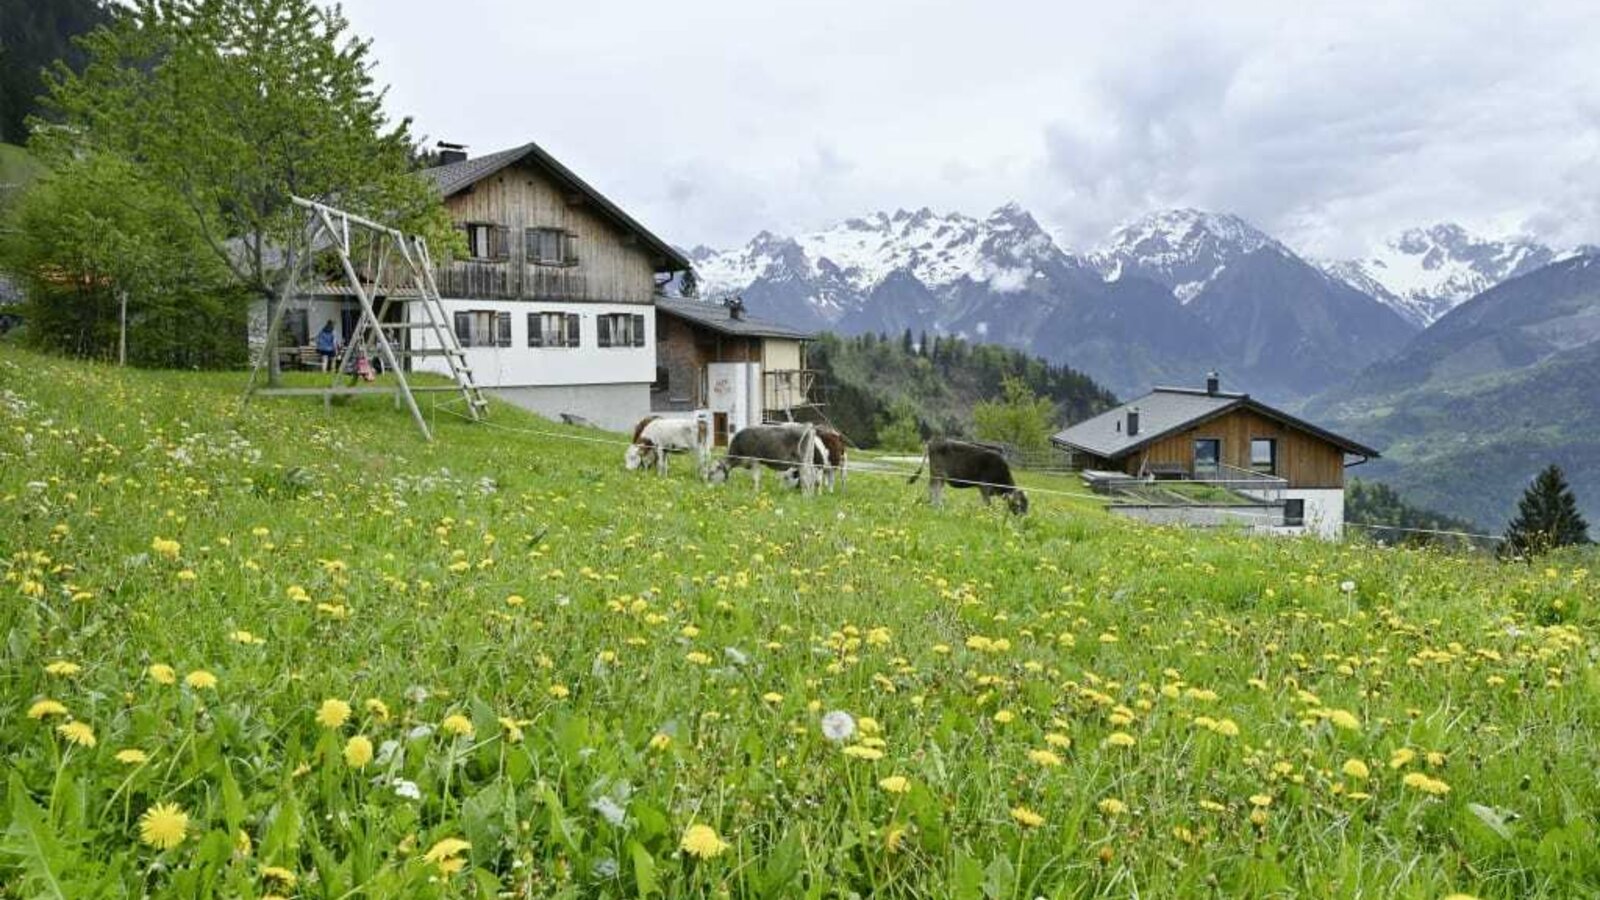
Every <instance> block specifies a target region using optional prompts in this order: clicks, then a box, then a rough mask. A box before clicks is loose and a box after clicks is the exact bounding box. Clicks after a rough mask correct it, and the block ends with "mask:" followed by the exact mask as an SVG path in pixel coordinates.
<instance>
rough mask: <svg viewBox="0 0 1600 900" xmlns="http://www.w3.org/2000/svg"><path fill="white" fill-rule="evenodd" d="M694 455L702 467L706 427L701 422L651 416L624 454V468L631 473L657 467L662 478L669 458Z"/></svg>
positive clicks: (704, 453) (639, 426) (640, 424)
mask: <svg viewBox="0 0 1600 900" xmlns="http://www.w3.org/2000/svg"><path fill="white" fill-rule="evenodd" d="M691 451H692V452H693V453H694V454H695V459H696V461H697V462H698V463H699V464H700V465H701V466H702V467H703V466H704V464H705V459H706V441H705V434H704V431H703V423H702V422H701V421H700V420H699V419H663V418H660V417H659V416H652V417H651V418H649V419H646V420H645V421H643V422H640V423H639V425H638V426H637V427H636V428H635V429H634V436H633V443H631V444H629V445H628V449H627V451H626V452H625V453H624V454H623V457H622V462H623V465H624V466H626V467H627V468H628V469H630V470H631V469H637V468H640V467H645V468H648V467H650V466H651V465H654V466H655V467H656V469H657V471H659V472H660V473H661V474H662V475H666V474H667V454H668V453H687V452H691Z"/></svg>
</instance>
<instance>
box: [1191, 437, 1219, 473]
mask: <svg viewBox="0 0 1600 900" xmlns="http://www.w3.org/2000/svg"><path fill="white" fill-rule="evenodd" d="M1221 471H1222V439H1221V438H1196V439H1195V442H1194V474H1196V475H1216V474H1218V473H1219V472H1221Z"/></svg>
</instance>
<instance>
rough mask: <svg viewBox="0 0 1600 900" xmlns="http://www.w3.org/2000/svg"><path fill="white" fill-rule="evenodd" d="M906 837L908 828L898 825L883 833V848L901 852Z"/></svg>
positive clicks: (891, 851) (892, 851)
mask: <svg viewBox="0 0 1600 900" xmlns="http://www.w3.org/2000/svg"><path fill="white" fill-rule="evenodd" d="M905 839H906V830H905V829H904V828H903V827H901V826H899V825H896V826H895V827H893V828H890V829H889V830H888V831H885V832H884V833H883V849H885V850H887V851H889V852H890V853H899V852H900V845H901V844H902V843H903V842H904V841H905Z"/></svg>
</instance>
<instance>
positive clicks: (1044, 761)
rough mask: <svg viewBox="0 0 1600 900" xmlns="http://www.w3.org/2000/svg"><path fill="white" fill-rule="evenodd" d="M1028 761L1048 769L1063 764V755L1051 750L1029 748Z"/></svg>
mask: <svg viewBox="0 0 1600 900" xmlns="http://www.w3.org/2000/svg"><path fill="white" fill-rule="evenodd" d="M1028 761H1029V762H1032V763H1035V764H1037V765H1041V766H1044V767H1045V768H1047V769H1049V768H1054V767H1055V766H1059V765H1061V757H1059V756H1057V755H1055V754H1054V753H1051V752H1050V751H1049V750H1029V751H1028Z"/></svg>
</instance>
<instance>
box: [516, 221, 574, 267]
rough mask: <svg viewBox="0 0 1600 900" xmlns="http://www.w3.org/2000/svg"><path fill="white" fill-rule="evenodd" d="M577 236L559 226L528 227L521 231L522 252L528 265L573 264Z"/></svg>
mask: <svg viewBox="0 0 1600 900" xmlns="http://www.w3.org/2000/svg"><path fill="white" fill-rule="evenodd" d="M577 245H578V236H577V235H575V234H573V233H572V232H570V231H563V230H562V229H560V228H529V229H527V230H526V231H524V232H523V253H524V255H525V256H526V258H527V261H528V264H529V265H534V266H575V265H577V264H578V246H577Z"/></svg>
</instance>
